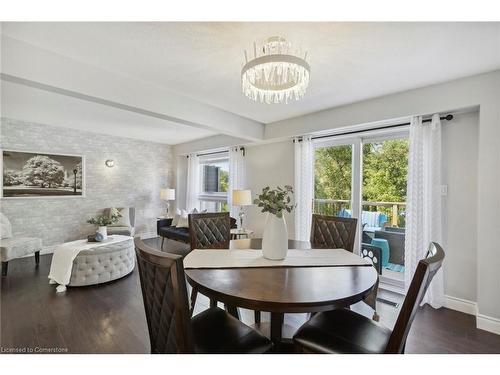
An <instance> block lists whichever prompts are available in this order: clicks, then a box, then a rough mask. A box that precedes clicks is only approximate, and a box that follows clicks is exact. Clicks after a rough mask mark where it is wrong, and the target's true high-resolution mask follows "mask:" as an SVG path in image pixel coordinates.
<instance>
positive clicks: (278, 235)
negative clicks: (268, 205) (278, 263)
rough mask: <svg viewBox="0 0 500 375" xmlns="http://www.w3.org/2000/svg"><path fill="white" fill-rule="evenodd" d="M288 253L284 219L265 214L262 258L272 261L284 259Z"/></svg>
mask: <svg viewBox="0 0 500 375" xmlns="http://www.w3.org/2000/svg"><path fill="white" fill-rule="evenodd" d="M287 251H288V231H287V229H286V222H285V217H281V218H278V217H277V216H276V215H273V214H269V213H268V214H267V218H266V227H265V229H264V234H263V235H262V253H263V255H264V258H267V259H272V260H281V259H285V257H286V253H287Z"/></svg>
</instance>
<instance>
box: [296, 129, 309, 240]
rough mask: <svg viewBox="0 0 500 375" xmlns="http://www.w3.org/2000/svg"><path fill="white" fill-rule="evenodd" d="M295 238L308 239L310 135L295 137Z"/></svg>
mask: <svg viewBox="0 0 500 375" xmlns="http://www.w3.org/2000/svg"><path fill="white" fill-rule="evenodd" d="M293 142H294V146H295V203H296V205H297V206H296V207H295V238H296V239H297V240H299V241H309V237H310V233H311V215H312V199H313V152H314V147H313V144H312V140H311V137H310V136H304V137H301V138H295V139H294V140H293Z"/></svg>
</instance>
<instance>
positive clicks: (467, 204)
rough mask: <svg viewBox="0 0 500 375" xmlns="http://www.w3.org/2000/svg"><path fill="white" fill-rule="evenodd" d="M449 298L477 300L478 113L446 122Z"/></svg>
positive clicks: (445, 246)
mask: <svg viewBox="0 0 500 375" xmlns="http://www.w3.org/2000/svg"><path fill="white" fill-rule="evenodd" d="M443 124H444V125H443V134H442V145H443V149H442V151H443V153H442V161H443V184H446V185H448V195H447V196H446V197H445V198H444V200H443V202H444V206H443V210H444V223H443V224H444V227H443V228H444V243H443V246H444V249H445V251H446V261H445V263H444V267H443V268H444V284H445V294H446V295H449V296H453V297H456V298H461V299H465V300H468V301H476V300H477V199H476V197H477V155H478V130H479V114H478V112H473V113H467V114H461V115H456V116H455V118H454V119H453V121H451V122H449V123H448V122H443Z"/></svg>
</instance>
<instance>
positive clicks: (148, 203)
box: [0, 118, 174, 247]
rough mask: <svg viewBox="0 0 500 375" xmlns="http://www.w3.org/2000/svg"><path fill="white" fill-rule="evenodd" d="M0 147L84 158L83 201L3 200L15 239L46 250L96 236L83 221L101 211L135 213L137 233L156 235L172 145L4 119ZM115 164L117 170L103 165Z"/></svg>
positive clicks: (169, 176) (169, 172) (170, 175)
mask: <svg viewBox="0 0 500 375" xmlns="http://www.w3.org/2000/svg"><path fill="white" fill-rule="evenodd" d="M0 147H1V148H2V149H11V150H19V151H35V152H46V153H59V154H76V155H84V157H85V197H69V198H61V197H59V198H16V199H2V200H1V202H0V205H1V207H0V210H1V211H2V212H3V213H4V214H5V215H6V216H7V217H8V218H9V219H10V221H11V223H12V229H13V234H14V235H15V236H33V237H41V238H42V239H43V244H44V246H49V247H50V246H51V245H55V244H58V243H62V242H65V241H71V240H75V239H79V238H84V237H86V236H87V235H88V234H90V233H93V232H95V227H94V226H93V225H90V224H86V220H87V219H88V218H89V217H91V216H94V215H96V214H98V213H100V212H101V211H102V209H103V208H105V207H128V206H133V207H135V208H136V233H137V234H138V235H142V236H144V237H146V236H151V235H154V234H155V233H156V217H157V216H158V215H160V213H161V212H162V210H163V209H164V206H163V205H162V203H161V201H160V188H161V187H163V186H173V182H174V176H173V166H174V159H173V153H172V148H171V146H168V145H164V144H159V143H151V142H145V141H140V140H135V139H129V138H123V137H114V136H108V135H102V134H96V133H90V132H85V131H78V130H73V129H67V128H62V127H55V126H49V125H42V124H36V123H27V122H23V121H17V120H12V119H6V118H2V119H1V122H0ZM106 159H113V160H114V161H115V166H114V167H113V168H108V167H106V166H105V164H104V162H105V161H106Z"/></svg>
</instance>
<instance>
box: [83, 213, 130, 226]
mask: <svg viewBox="0 0 500 375" xmlns="http://www.w3.org/2000/svg"><path fill="white" fill-rule="evenodd" d="M121 216H122V215H121V214H120V213H119V212H117V213H115V214H112V215H111V216H108V215H99V216H96V217H92V218H90V219H88V220H87V223H89V224H94V225H97V226H99V227H107V226H108V225H111V224H114V223H116V222H117V221H118V219H119V218H120V217H121Z"/></svg>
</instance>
